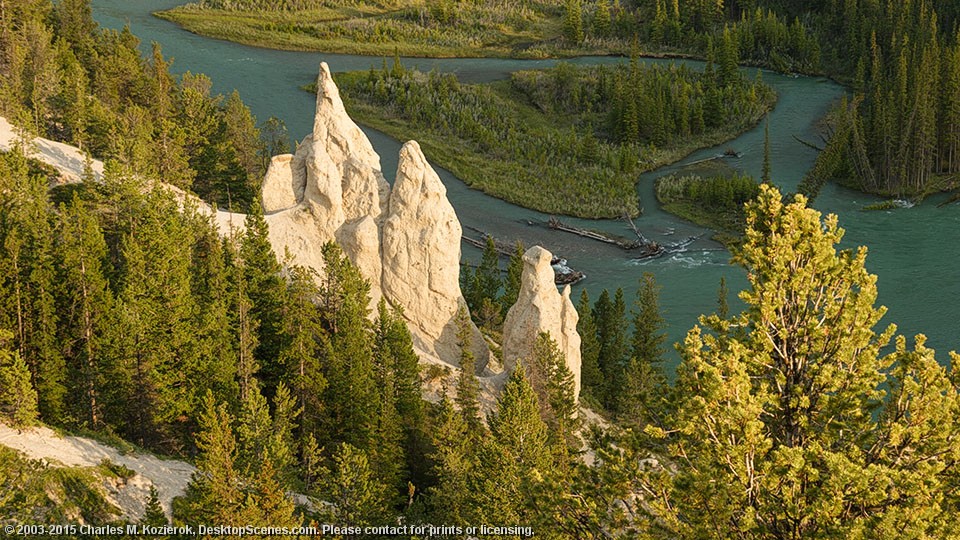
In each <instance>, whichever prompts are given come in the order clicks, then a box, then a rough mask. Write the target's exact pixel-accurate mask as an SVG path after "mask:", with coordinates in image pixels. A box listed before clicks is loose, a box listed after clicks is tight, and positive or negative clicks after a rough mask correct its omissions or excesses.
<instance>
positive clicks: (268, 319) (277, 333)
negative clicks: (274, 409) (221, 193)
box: [240, 200, 284, 396]
mask: <svg viewBox="0 0 960 540" xmlns="http://www.w3.org/2000/svg"><path fill="white" fill-rule="evenodd" d="M240 257H241V259H242V260H243V267H242V268H243V273H244V279H245V281H246V284H247V288H246V294H247V297H248V298H249V299H250V306H251V307H250V316H251V318H252V319H253V320H256V321H257V322H258V327H257V331H256V335H257V346H256V349H255V350H254V357H255V358H256V360H257V363H258V364H259V366H260V377H261V380H262V381H263V383H264V392H265V393H266V394H267V395H268V396H270V395H273V389H274V388H276V385H277V382H279V380H280V376H281V374H282V373H283V369H282V366H281V365H280V364H279V361H278V359H279V358H280V352H281V349H282V346H283V337H282V328H283V315H282V313H283V298H284V282H283V279H282V278H281V276H280V264H279V263H278V262H277V257H276V254H274V252H273V247H272V246H271V245H270V238H269V235H268V229H267V222H266V220H265V219H264V217H263V210H262V208H261V206H260V203H259V201H256V200H255V201H254V202H253V204H252V205H251V208H250V213H249V214H247V219H246V224H245V232H244V235H243V238H242V240H241V243H240Z"/></svg>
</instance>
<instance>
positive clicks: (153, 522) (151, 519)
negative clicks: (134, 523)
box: [140, 486, 170, 527]
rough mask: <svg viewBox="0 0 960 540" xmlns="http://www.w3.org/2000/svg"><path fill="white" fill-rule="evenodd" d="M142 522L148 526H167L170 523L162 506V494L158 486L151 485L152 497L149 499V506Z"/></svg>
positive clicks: (141, 519)
mask: <svg viewBox="0 0 960 540" xmlns="http://www.w3.org/2000/svg"><path fill="white" fill-rule="evenodd" d="M140 524H141V525H146V526H148V527H165V526H167V525H169V524H170V522H169V521H168V520H167V515H166V514H165V513H164V512H163V507H162V506H160V494H159V493H158V492H157V487H156V486H150V498H149V499H147V508H146V510H145V511H144V512H143V517H142V518H140Z"/></svg>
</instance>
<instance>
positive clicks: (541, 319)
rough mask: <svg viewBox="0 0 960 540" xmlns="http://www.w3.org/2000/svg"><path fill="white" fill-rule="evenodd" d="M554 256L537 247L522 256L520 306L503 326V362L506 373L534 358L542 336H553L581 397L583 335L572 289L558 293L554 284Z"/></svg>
mask: <svg viewBox="0 0 960 540" xmlns="http://www.w3.org/2000/svg"><path fill="white" fill-rule="evenodd" d="M551 259H553V255H551V254H550V252H549V251H547V250H545V249H543V248H542V247H540V246H534V247H532V248H530V249H528V250H527V252H526V253H524V255H523V276H522V278H521V281H520V294H519V296H518V297H517V302H516V303H515V304H514V305H513V307H511V308H510V311H508V312H507V318H506V320H505V321H504V323H503V359H504V365H505V367H506V369H507V370H511V369H513V367H514V366H516V364H517V360H518V359H519V360H528V359H530V358H531V357H532V356H533V346H534V343H536V340H537V335H538V334H539V333H540V332H546V333H548V334H550V337H551V338H553V340H554V341H555V342H556V343H557V347H559V349H560V352H562V353H563V354H564V356H565V357H566V360H567V367H568V368H569V369H570V371H571V372H573V378H574V387H575V388H574V389H575V393H574V395H575V396H579V395H580V334H578V333H577V321H578V320H579V318H580V317H579V315H577V310H576V308H574V307H573V302H571V301H570V286H569V285H567V286H565V287H564V288H563V294H561V293H559V292H557V286H556V284H555V283H554V277H553V267H552V266H550V261H551Z"/></svg>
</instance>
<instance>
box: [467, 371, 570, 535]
mask: <svg viewBox="0 0 960 540" xmlns="http://www.w3.org/2000/svg"><path fill="white" fill-rule="evenodd" d="M489 425H490V435H491V437H490V439H489V442H487V444H485V445H484V446H483V449H482V450H481V456H480V462H481V467H482V469H483V470H482V473H481V474H482V481H481V482H480V487H479V490H478V492H477V498H478V510H479V511H480V512H481V514H482V517H483V518H484V519H501V520H503V522H504V523H507V522H512V523H519V522H524V521H526V520H527V518H528V517H529V516H530V515H532V513H533V512H532V511H531V509H530V504H531V501H530V500H528V499H527V497H528V496H529V495H530V494H532V493H534V486H535V485H536V484H538V483H539V482H540V481H541V479H542V475H543V474H544V473H545V472H547V471H549V470H550V467H551V465H552V462H553V460H552V456H551V452H550V446H549V444H548V438H547V426H546V424H544V422H543V420H542V419H541V418H540V405H539V403H538V402H537V395H536V392H535V391H534V389H533V387H531V386H530V383H529V381H528V380H527V377H526V375H525V368H524V366H523V364H522V363H520V362H518V363H517V367H516V369H514V370H513V373H512V374H511V375H510V378H509V379H507V382H506V384H505V385H504V387H503V391H502V392H501V394H500V397H499V399H498V400H497V410H496V411H495V412H494V413H492V414H491V415H490V419H489Z"/></svg>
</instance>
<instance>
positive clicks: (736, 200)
mask: <svg viewBox="0 0 960 540" xmlns="http://www.w3.org/2000/svg"><path fill="white" fill-rule="evenodd" d="M656 192H657V200H658V201H659V202H660V204H661V205H662V206H663V209H664V210H666V211H667V212H670V213H672V214H676V215H678V216H680V217H682V218H684V219H688V220H690V221H692V222H694V223H696V224H698V225H702V226H704V227H710V228H713V229H716V230H717V235H716V238H717V239H718V240H720V241H722V242H724V243H725V244H727V245H728V246H729V245H730V244H731V243H733V242H737V241H738V240H739V238H740V236H741V235H742V234H743V229H744V226H745V225H746V221H745V218H746V216H745V213H744V209H743V205H744V203H747V202H749V201H751V200H753V198H754V197H756V196H757V193H758V192H759V186H758V184H757V182H756V180H754V179H753V178H751V177H749V176H741V175H739V174H737V173H734V174H733V175H731V176H714V177H706V178H704V177H701V176H693V175H688V176H677V175H669V176H664V177H661V178H658V179H657V184H656Z"/></svg>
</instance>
